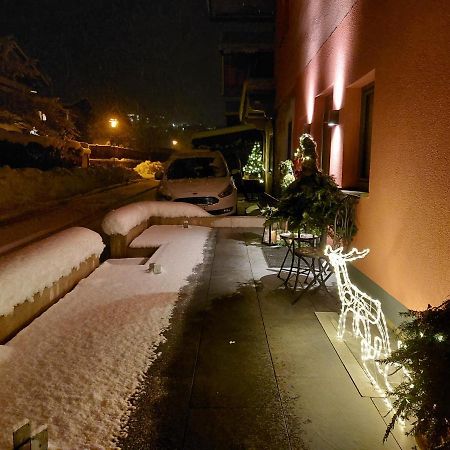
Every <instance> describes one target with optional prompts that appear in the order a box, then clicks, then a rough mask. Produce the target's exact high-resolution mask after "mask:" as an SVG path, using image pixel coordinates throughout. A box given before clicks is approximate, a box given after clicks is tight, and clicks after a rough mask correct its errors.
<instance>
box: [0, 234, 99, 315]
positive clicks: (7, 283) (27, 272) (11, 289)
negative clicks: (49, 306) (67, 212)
mask: <svg viewBox="0 0 450 450" xmlns="http://www.w3.org/2000/svg"><path fill="white" fill-rule="evenodd" d="M104 247H105V246H104V245H103V242H102V238H101V237H100V235H99V234H97V233H95V232H94V231H91V230H88V229H87V228H81V227H74V228H69V229H67V230H64V231H61V232H59V233H57V234H55V235H53V236H51V237H49V238H46V239H43V240H42V241H39V242H36V243H34V244H31V245H29V246H27V247H24V248H22V249H20V250H17V251H15V252H14V253H11V254H8V255H5V256H3V257H2V258H0V315H8V314H10V313H12V312H13V311H14V306H16V305H19V304H21V303H23V302H25V301H26V300H27V299H31V298H32V297H33V295H34V294H36V293H38V292H42V291H43V290H44V289H45V288H46V287H50V286H51V285H52V284H53V283H55V282H56V281H58V280H59V279H60V278H61V277H64V276H66V275H69V274H70V272H71V271H72V269H74V268H78V267H79V265H80V264H81V263H82V262H83V261H85V260H86V259H87V258H89V257H90V256H92V255H96V256H100V254H101V252H102V251H103V249H104Z"/></svg>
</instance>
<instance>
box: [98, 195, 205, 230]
mask: <svg viewBox="0 0 450 450" xmlns="http://www.w3.org/2000/svg"><path fill="white" fill-rule="evenodd" d="M210 216H211V215H210V214H209V213H207V212H206V211H205V210H204V209H202V208H200V207H199V206H197V205H191V204H189V203H182V202H162V201H144V202H136V203H131V204H129V205H126V206H123V207H121V208H118V209H116V210H114V211H111V212H110V213H108V214H107V215H106V217H105V218H104V220H103V223H102V228H103V231H104V232H105V233H106V234H107V235H109V236H112V235H113V234H121V235H126V234H127V233H128V232H129V231H130V230H131V229H132V228H134V227H135V226H136V225H139V224H140V223H142V222H144V221H145V220H147V219H148V218H149V217H210Z"/></svg>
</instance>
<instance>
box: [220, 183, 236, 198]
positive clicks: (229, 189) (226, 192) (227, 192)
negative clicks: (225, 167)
mask: <svg viewBox="0 0 450 450" xmlns="http://www.w3.org/2000/svg"><path fill="white" fill-rule="evenodd" d="M233 189H234V186H233V185H232V184H231V183H230V184H229V185H228V186H227V187H226V188H225V189H224V190H223V191H222V192H221V193H220V194H219V197H220V198H224V197H228V196H229V195H231V194H232V193H233Z"/></svg>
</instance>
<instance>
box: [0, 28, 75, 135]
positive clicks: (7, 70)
mask: <svg viewBox="0 0 450 450" xmlns="http://www.w3.org/2000/svg"><path fill="white" fill-rule="evenodd" d="M50 86H51V82H50V78H49V77H48V76H47V75H46V74H45V73H44V72H43V71H42V70H41V69H40V67H39V63H38V61H37V60H35V59H32V58H30V57H28V56H27V55H26V54H25V52H24V51H23V50H22V49H21V48H20V46H19V45H18V44H17V42H16V41H15V39H14V38H12V37H0V128H2V129H4V130H7V131H15V132H21V133H24V134H36V135H41V136H51V137H74V136H75V134H76V130H75V127H74V125H73V122H72V120H71V118H70V115H69V113H68V111H67V110H66V109H65V108H64V107H63V106H62V104H61V102H60V101H59V99H57V98H54V97H51V96H50Z"/></svg>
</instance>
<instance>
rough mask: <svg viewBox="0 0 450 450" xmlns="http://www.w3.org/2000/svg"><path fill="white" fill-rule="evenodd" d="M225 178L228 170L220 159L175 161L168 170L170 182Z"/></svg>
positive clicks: (202, 158) (200, 158) (196, 158)
mask: <svg viewBox="0 0 450 450" xmlns="http://www.w3.org/2000/svg"><path fill="white" fill-rule="evenodd" d="M225 176H227V169H226V166H225V164H224V162H223V160H222V159H221V158H219V157H215V158H214V157H195V158H180V159H176V160H174V161H173V162H172V164H170V166H169V167H168V169H167V179H168V180H179V179H182V178H208V177H225Z"/></svg>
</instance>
